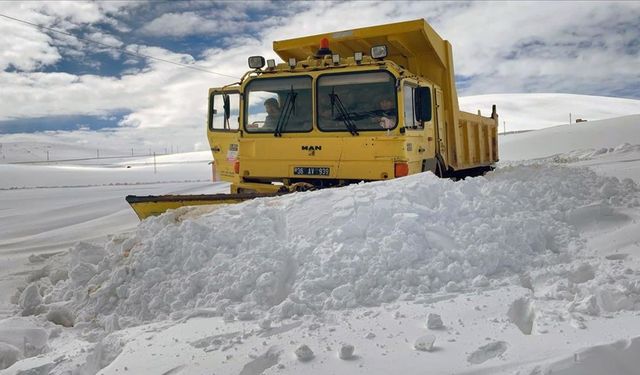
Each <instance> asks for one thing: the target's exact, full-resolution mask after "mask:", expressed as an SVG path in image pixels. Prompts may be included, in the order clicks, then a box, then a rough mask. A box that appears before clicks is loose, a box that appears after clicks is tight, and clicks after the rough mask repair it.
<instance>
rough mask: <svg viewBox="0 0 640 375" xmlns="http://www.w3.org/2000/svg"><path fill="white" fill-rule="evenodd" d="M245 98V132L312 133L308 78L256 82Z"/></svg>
mask: <svg viewBox="0 0 640 375" xmlns="http://www.w3.org/2000/svg"><path fill="white" fill-rule="evenodd" d="M246 95H247V122H246V124H245V127H246V130H247V132H251V133H274V134H275V135H278V134H279V133H292V132H306V131H311V122H312V121H311V77H288V78H265V79H256V80H253V81H251V82H250V83H249V84H248V85H247V88H246Z"/></svg>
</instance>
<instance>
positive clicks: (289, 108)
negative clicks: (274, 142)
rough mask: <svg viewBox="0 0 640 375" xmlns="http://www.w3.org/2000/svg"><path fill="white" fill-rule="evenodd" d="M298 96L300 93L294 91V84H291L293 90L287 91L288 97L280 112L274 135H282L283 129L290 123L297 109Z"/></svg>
mask: <svg viewBox="0 0 640 375" xmlns="http://www.w3.org/2000/svg"><path fill="white" fill-rule="evenodd" d="M297 96H298V93H297V92H295V91H293V86H291V91H289V92H288V93H287V97H286V99H285V100H284V104H283V106H282V111H281V112H280V117H279V118H278V123H277V124H276V129H275V130H274V132H273V136H274V137H282V131H283V130H284V129H285V128H286V126H287V124H288V123H289V119H290V118H291V114H292V113H295V111H296V109H295V106H296V97H297Z"/></svg>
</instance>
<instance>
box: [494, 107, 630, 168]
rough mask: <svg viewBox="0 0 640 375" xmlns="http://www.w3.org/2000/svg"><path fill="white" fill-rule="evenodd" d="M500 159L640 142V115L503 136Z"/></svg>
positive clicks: (539, 156) (545, 155) (548, 154)
mask: <svg viewBox="0 0 640 375" xmlns="http://www.w3.org/2000/svg"><path fill="white" fill-rule="evenodd" d="M499 140H500V144H499V146H500V160H524V159H535V158H542V157H547V156H552V155H555V154H560V153H565V152H570V151H576V150H584V149H591V148H597V149H600V148H605V147H606V148H610V147H614V148H615V147H616V146H620V145H622V144H624V143H629V144H632V145H640V114H638V115H633V116H625V117H619V118H612V119H607V120H600V121H589V122H582V123H579V124H572V125H562V126H554V127H549V128H546V129H542V130H538V131H534V132H525V133H518V134H507V135H501V136H500V137H499Z"/></svg>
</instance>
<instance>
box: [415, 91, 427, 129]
mask: <svg viewBox="0 0 640 375" xmlns="http://www.w3.org/2000/svg"><path fill="white" fill-rule="evenodd" d="M414 97H415V109H416V120H418V121H420V122H425V121H431V89H430V88H429V87H418V88H416V91H415V95H414Z"/></svg>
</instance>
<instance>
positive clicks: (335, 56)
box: [331, 53, 340, 65]
mask: <svg viewBox="0 0 640 375" xmlns="http://www.w3.org/2000/svg"><path fill="white" fill-rule="evenodd" d="M331 61H333V63H334V64H335V65H338V64H340V55H338V54H337V53H336V54H333V55H331Z"/></svg>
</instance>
